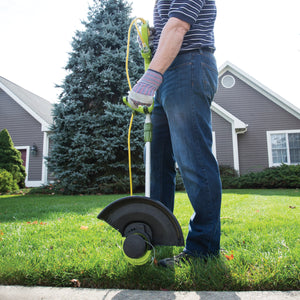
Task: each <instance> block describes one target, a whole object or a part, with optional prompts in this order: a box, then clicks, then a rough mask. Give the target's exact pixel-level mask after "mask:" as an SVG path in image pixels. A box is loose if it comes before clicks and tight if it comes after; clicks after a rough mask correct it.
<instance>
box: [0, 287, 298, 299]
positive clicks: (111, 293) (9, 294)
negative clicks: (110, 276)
mask: <svg viewBox="0 0 300 300" xmlns="http://www.w3.org/2000/svg"><path fill="white" fill-rule="evenodd" d="M0 299H1V300H25V299H26V300H28V299H30V300H42V299H43V300H60V299H62V300H64V299H66V300H94V299H97V300H101V299H103V300H127V299H134V300H150V299H151V300H155V299H163V300H196V299H197V300H264V299H267V300H296V299H297V300H298V299H300V291H290V292H277V291H271V292H172V291H140V290H100V289H99V290H98V289H82V288H52V287H23V286H0Z"/></svg>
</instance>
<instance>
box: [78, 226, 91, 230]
mask: <svg viewBox="0 0 300 300" xmlns="http://www.w3.org/2000/svg"><path fill="white" fill-rule="evenodd" d="M80 229H81V230H88V229H89V227H88V226H81V227H80Z"/></svg>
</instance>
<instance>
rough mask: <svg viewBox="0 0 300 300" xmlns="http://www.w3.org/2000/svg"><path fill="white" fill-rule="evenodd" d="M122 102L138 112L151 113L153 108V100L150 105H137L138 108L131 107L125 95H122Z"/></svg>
mask: <svg viewBox="0 0 300 300" xmlns="http://www.w3.org/2000/svg"><path fill="white" fill-rule="evenodd" d="M123 102H124V103H125V104H126V105H127V106H128V107H130V108H131V109H132V110H133V111H137V112H139V113H141V114H145V115H146V114H151V113H152V110H153V108H154V102H153V103H152V105H151V106H146V105H144V106H142V105H139V107H138V108H135V109H133V108H132V107H131V106H130V105H129V103H128V100H127V97H125V96H124V97H123Z"/></svg>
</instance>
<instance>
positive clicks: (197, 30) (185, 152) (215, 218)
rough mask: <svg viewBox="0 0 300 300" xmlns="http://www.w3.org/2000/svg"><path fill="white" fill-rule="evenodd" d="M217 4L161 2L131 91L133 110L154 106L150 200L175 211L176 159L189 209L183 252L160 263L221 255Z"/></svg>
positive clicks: (190, 0)
mask: <svg viewBox="0 0 300 300" xmlns="http://www.w3.org/2000/svg"><path fill="white" fill-rule="evenodd" d="M215 18H216V6H215V1H214V0H184V1H183V0H173V1H171V0H170V1H167V0H158V1H156V3H155V7H154V27H155V31H156V33H155V36H154V42H153V43H154V52H155V54H154V57H153V59H152V61H151V64H150V66H149V69H148V70H147V72H146V73H145V74H144V76H143V77H142V78H141V79H140V80H139V81H138V83H137V84H136V85H135V86H134V87H133V89H132V91H131V92H130V93H129V99H128V100H129V103H130V105H131V106H132V108H137V107H138V106H139V105H147V106H149V105H151V104H152V102H153V96H154V95H155V101H154V109H153V112H152V123H153V141H152V143H151V198H152V199H155V200H159V201H161V202H162V203H163V204H165V205H166V206H167V207H168V208H169V209H170V210H171V211H173V209H174V193H175V175H176V169H175V161H176V162H177V164H178V167H179V170H180V173H181V175H182V178H183V181H184V185H185V188H186V191H187V194H188V196H189V199H190V201H191V204H192V206H193V209H194V214H193V215H192V217H191V219H190V223H189V233H188V236H187V239H186V246H185V249H184V250H183V252H182V253H180V254H179V255H177V256H175V257H173V258H166V259H163V260H161V261H160V262H159V264H160V265H162V266H174V264H180V263H181V262H186V261H189V260H190V258H192V257H202V258H205V257H207V256H215V255H218V254H219V250H220V206H221V181H220V175H219V168H218V164H217V162H216V160H215V158H214V155H213V153H212V129H211V111H210V105H211V102H212V100H213V97H214V94H215V92H216V90H217V82H218V72H217V67H216V61H215V58H214V54H213V53H214V50H215V46H214V32H213V30H214V22H215Z"/></svg>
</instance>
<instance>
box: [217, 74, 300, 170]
mask: <svg viewBox="0 0 300 300" xmlns="http://www.w3.org/2000/svg"><path fill="white" fill-rule="evenodd" d="M226 74H228V72H226V73H225V74H224V75H226ZM224 75H223V76H224ZM230 75H232V74H230ZM232 76H233V75H232ZM233 77H234V78H235V82H236V83H235V86H234V87H233V88H230V89H226V88H224V87H223V86H222V84H221V79H222V77H221V78H220V82H219V89H218V92H217V94H216V97H215V102H216V103H217V104H219V105H221V106H222V107H223V108H224V109H226V110H227V111H229V112H230V113H232V114H233V115H234V116H236V117H237V118H239V119H240V120H242V121H243V122H244V123H246V124H248V128H247V132H246V133H244V134H240V135H238V147H239V162H240V173H241V174H245V173H249V172H251V171H260V170H262V169H264V168H267V167H268V166H269V165H268V148H267V135H266V132H267V131H273V130H291V129H299V128H300V120H299V119H298V118H296V117H294V116H293V115H292V114H290V113H288V112H287V111H286V110H284V109H283V108H281V107H280V106H278V105H277V104H275V103H274V102H273V101H271V100H270V99H268V98H267V97H265V96H264V95H262V94H261V93H259V92H258V91H257V90H255V89H254V88H252V87H251V86H249V85H248V84H246V83H245V82H243V81H242V80H240V79H239V78H237V77H236V76H233Z"/></svg>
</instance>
